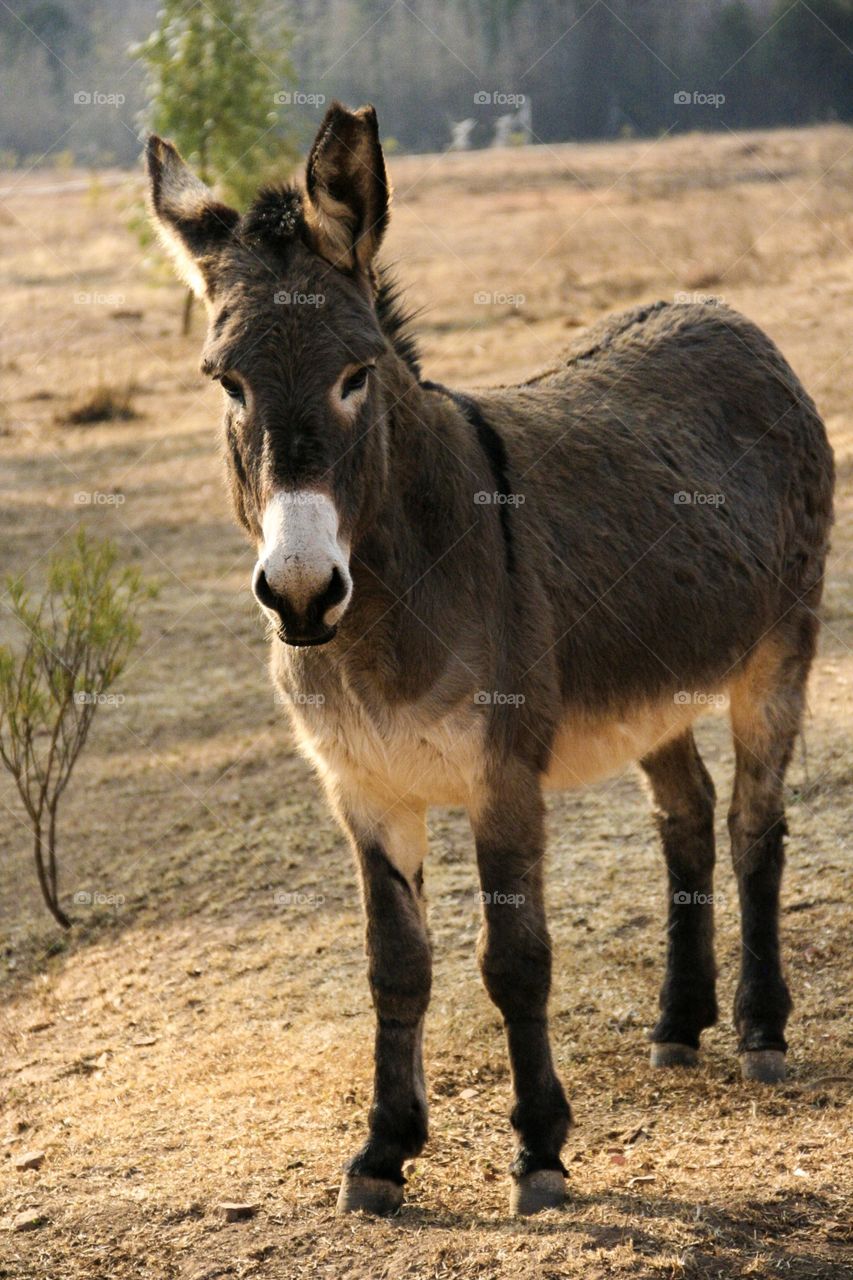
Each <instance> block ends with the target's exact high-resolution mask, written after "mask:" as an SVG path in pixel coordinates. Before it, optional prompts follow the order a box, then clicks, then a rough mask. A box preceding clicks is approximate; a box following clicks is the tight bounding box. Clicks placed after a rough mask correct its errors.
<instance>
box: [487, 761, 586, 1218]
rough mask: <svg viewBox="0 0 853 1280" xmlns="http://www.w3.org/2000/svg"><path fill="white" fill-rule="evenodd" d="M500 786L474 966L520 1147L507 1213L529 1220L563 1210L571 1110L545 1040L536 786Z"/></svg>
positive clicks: (546, 949)
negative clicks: (506, 1071) (507, 1072)
mask: <svg viewBox="0 0 853 1280" xmlns="http://www.w3.org/2000/svg"><path fill="white" fill-rule="evenodd" d="M514 790H515V794H513V788H512V787H510V786H508V787H507V788H506V789H505V790H504V791H503V792H502V793H501V799H500V800H498V799H497V798H495V799H493V801H492V803H491V805H490V806H489V807H488V809H487V810H486V811H485V812H484V813H483V814H481V815H480V816H479V817H478V819H477V820H476V821H475V824H474V827H475V836H476V843H477V862H478V866H479V872H480V885H481V889H482V900H483V927H482V931H481V934H480V941H479V946H478V959H479V963H480V970H481V972H482V975H483V982H484V983H485V986H486V990H487V991H488V993H489V995H490V997H491V998H492V1000H493V1001H494V1003H495V1004H496V1005H497V1007H498V1009H499V1010H500V1011H501V1013H502V1014H503V1018H504V1024H505V1027H506V1035H507V1045H508V1049H509V1058H510V1067H511V1072H512V1086H513V1094H514V1105H513V1108H512V1112H511V1115H510V1120H511V1123H512V1126H513V1128H514V1129H515V1132H516V1136H517V1139H518V1152H517V1154H516V1157H515V1160H514V1161H513V1163H512V1166H511V1173H512V1177H513V1195H512V1199H511V1207H512V1209H513V1210H514V1211H515V1212H518V1213H525V1214H526V1213H533V1212H535V1211H536V1210H537V1209H542V1208H548V1207H551V1206H553V1205H556V1204H559V1203H562V1201H563V1199H564V1198H565V1182H564V1177H565V1172H566V1171H565V1169H564V1167H563V1164H562V1161H561V1159H560V1152H561V1150H562V1147H563V1143H564V1142H565V1140H566V1135H567V1133H568V1130H569V1125H570V1123H571V1110H570V1108H569V1104H568V1102H567V1101H566V1095H565V1093H564V1092H563V1087H562V1085H561V1084H560V1081H559V1079H558V1077H557V1074H556V1072H555V1070H554V1064H553V1060H552V1057H551V1046H550V1042H549V1037H548V1018H547V1003H548V992H549V989H550V984H551V940H550V938H549V935H548V929H547V925H546V922H545V907H544V900H543V889H542V853H543V845H544V835H543V826H542V800H541V796H540V793H539V789H538V786H537V784H536V781H535V779H532V778H530V779H528V780H527V782H526V786H523V787H519V786H516V788H515V789H514Z"/></svg>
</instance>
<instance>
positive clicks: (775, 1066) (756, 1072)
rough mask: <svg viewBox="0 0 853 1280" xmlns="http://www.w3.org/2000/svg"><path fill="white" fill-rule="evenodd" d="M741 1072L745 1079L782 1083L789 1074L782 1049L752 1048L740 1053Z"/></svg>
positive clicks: (763, 1082)
mask: <svg viewBox="0 0 853 1280" xmlns="http://www.w3.org/2000/svg"><path fill="white" fill-rule="evenodd" d="M740 1073H741V1075H742V1076H743V1078H744V1080H758V1081H759V1083H761V1084H781V1083H782V1081H783V1080H784V1079H785V1077H786V1075H787V1070H786V1067H785V1055H784V1053H783V1052H782V1050H781V1049H750V1050H748V1051H747V1052H746V1053H742V1054H741V1055H740Z"/></svg>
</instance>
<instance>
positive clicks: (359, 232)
mask: <svg viewBox="0 0 853 1280" xmlns="http://www.w3.org/2000/svg"><path fill="white" fill-rule="evenodd" d="M305 184H306V187H307V190H308V201H307V206H306V209H305V217H306V221H307V223H308V227H309V230H310V232H311V234H312V237H313V241H314V247H315V249H316V250H317V252H318V253H319V254H321V255H322V256H323V257H324V258H326V259H327V261H329V262H331V263H332V265H333V266H335V267H340V268H341V269H343V270H345V271H356V270H358V271H362V272H367V270H368V268H369V266H370V264H371V262H372V261H373V258H374V255H375V254H376V251H377V249H378V248H379V245H380V242H381V240H382V236H383V234H384V232H385V228H386V226H387V225H388V207H389V205H390V202H391V190H390V187H389V185H388V177H387V175H386V173H385V157H384V156H383V154H382V147H381V145H380V142H379V125H378V124H377V122H376V112H375V111H374V109H373V107H361V108H360V109H359V110H358V111H349V110H347V108H346V107H343V106H341V104H340V103H339V102H333V103H332V105H331V106H330V107H329V110H328V111H327V112H326V116H325V119H324V120H323V123H322V124H321V125H320V131H319V133H318V134H317V137H316V138H315V139H314V145H313V147H312V148H311V154H310V155H309V156H308V167H307V170H306V174H305Z"/></svg>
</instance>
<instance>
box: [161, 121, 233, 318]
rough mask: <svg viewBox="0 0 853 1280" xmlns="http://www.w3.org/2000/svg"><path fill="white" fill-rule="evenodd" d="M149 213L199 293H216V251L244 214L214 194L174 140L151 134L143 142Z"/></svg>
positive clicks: (177, 265)
mask: <svg viewBox="0 0 853 1280" xmlns="http://www.w3.org/2000/svg"><path fill="white" fill-rule="evenodd" d="M145 160H146V164H147V166H148V180H149V184H150V190H149V195H150V206H151V216H152V220H153V222H154V225H155V227H156V228H157V231H158V233H159V236H160V239H161V241H162V242H163V246H164V248H165V249H166V252H167V253H168V254H169V256H170V257H171V259H172V261H173V262H174V264H175V268H176V269H177V272H178V275H179V276H180V277H181V279H182V280H183V281H184V282H185V283H186V284H188V285H189V287H190V288H191V289H192V291H193V293H195V294H196V295H197V296H198V297H200V298H201V297H204V296H205V295H208V296H209V295H210V294H211V293H212V279H213V268H214V264H215V260H216V255H217V253H218V251H219V250H220V249H222V248H223V247H224V246H225V244H226V243H227V242H228V240H230V238H231V235H232V232H233V231H234V228H235V226H236V225H237V223H238V222H239V220H240V215H239V213H238V212H237V210H236V209H230V208H229V207H228V205H226V204H222V203H221V202H220V201H219V200H217V199H216V197H215V195H214V194H213V192H212V191H211V190H210V187H208V186H205V184H204V183H203V182H202V181H201V179H200V178H197V177H196V175H195V174H194V173H193V171H192V169H190V168H189V166H188V165H187V164H185V163H184V161H183V160H182V159H181V156H180V153H179V152H178V150H177V148H176V147H174V146H173V145H172V143H171V142H165V141H164V140H163V139H162V138H158V137H157V135H156V134H152V135H151V137H150V138H149V139H148V144H147V146H146V148H145Z"/></svg>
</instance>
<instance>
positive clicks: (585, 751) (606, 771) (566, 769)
mask: <svg viewBox="0 0 853 1280" xmlns="http://www.w3.org/2000/svg"><path fill="white" fill-rule="evenodd" d="M720 701H721V700H720V698H719V695H699V697H698V699H697V698H695V697H694V698H691V700H690V701H689V702H686V703H681V702H675V701H674V700H673V699H672V698H670V699H669V700H668V701H666V702H662V703H658V704H655V705H651V706H646V707H643V708H638V709H637V710H636V711H631V712H629V713H628V714H627V715H624V714H623V715H622V716H621V717H620V718H619V719H616V718H610V719H606V718H602V719H599V720H596V719H594V718H590V717H585V716H584V717H581V716H574V715H573V716H570V717H568V718H567V719H566V720H565V721H564V722H563V724H562V725H561V726H560V728H559V730H558V732H557V736H556V738H555V740H554V745H553V748H552V750H551V764H550V767H549V769H548V772H547V773H546V775H545V786H546V787H548V788H552V789H557V788H568V787H583V786H586V785H587V784H588V783H590V782H598V781H599V780H600V779H602V778H608V777H611V776H612V775H613V774H614V773H618V772H619V770H620V769H623V768H624V767H625V766H626V765H629V764H631V763H633V762H634V761H636V760H640V759H641V758H642V757H643V756H646V755H649V754H650V753H651V752H652V751H654V750H656V748H658V747H662V746H663V744H664V743H665V742H668V741H669V739H670V738H675V737H677V736H678V734H680V733H683V732H684V730H685V729H687V728H688V727H689V726H690V725H691V724H692V723H693V721H694V720H695V719H696V717H697V716H698V715H701V714H702V712H703V711H710V710H713V709H715V707H717V706H719V705H720Z"/></svg>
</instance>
